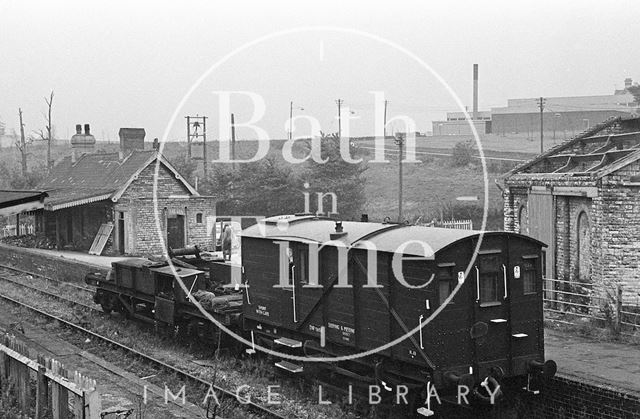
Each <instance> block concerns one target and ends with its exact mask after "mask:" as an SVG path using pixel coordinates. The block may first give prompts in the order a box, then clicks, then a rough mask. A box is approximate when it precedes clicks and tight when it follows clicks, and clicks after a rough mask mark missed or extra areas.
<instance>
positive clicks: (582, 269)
mask: <svg viewBox="0 0 640 419" xmlns="http://www.w3.org/2000/svg"><path fill="white" fill-rule="evenodd" d="M578 280H579V281H581V282H590V280H591V230H590V225H589V217H588V216H587V213H586V212H584V211H583V212H581V213H580V215H579V216H578Z"/></svg>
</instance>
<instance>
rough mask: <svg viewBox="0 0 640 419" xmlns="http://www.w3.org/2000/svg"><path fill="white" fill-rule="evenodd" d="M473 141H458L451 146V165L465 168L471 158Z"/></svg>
mask: <svg viewBox="0 0 640 419" xmlns="http://www.w3.org/2000/svg"><path fill="white" fill-rule="evenodd" d="M472 153H473V141H471V140H468V141H460V142H458V143H456V145H455V146H453V165H454V166H466V165H468V164H469V163H471V159H472V158H473V157H472V156H473V154H472Z"/></svg>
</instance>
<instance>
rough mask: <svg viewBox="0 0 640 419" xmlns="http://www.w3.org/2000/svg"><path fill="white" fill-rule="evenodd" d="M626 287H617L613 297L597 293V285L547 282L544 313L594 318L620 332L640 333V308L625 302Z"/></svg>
mask: <svg viewBox="0 0 640 419" xmlns="http://www.w3.org/2000/svg"><path fill="white" fill-rule="evenodd" d="M622 295H623V293H622V286H621V285H620V284H617V285H616V287H615V289H612V292H611V293H610V294H609V295H606V296H601V295H596V294H594V292H593V284H591V283H587V282H579V281H566V280H562V279H550V278H545V279H544V310H545V311H546V312H548V313H555V314H559V315H562V316H568V317H569V320H568V321H567V320H558V319H555V320H556V321H561V322H564V323H573V322H572V321H571V318H573V319H576V318H580V317H583V318H590V319H594V320H599V321H602V322H604V323H608V324H610V326H611V327H612V328H613V329H614V331H616V332H620V333H625V332H623V330H626V331H627V332H631V333H625V334H632V333H633V332H635V331H640V306H638V305H637V304H636V305H634V304H632V303H631V302H625V301H624V300H623V298H622Z"/></svg>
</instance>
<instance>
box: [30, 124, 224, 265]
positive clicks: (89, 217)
mask: <svg viewBox="0 0 640 419" xmlns="http://www.w3.org/2000/svg"><path fill="white" fill-rule="evenodd" d="M81 129H82V127H81V126H80V125H77V126H76V134H75V135H74V136H73V137H72V138H71V150H70V151H71V153H70V155H69V156H67V157H65V158H63V159H62V160H61V161H59V162H58V163H57V164H56V165H55V166H54V167H53V168H52V170H51V172H50V173H49V175H48V176H47V178H46V179H45V180H44V181H43V182H42V183H41V184H39V185H37V189H38V191H44V192H46V196H45V197H44V198H43V202H42V207H41V208H36V209H34V210H31V211H28V212H23V213H22V216H23V217H27V216H31V217H33V218H34V224H35V232H36V235H42V236H44V237H46V238H47V239H48V240H49V242H52V243H55V247H56V248H58V249H65V248H69V249H74V250H82V251H90V252H92V253H95V254H112V255H113V254H123V255H124V254H126V255H150V254H161V253H163V251H164V249H165V247H164V245H163V244H166V246H169V247H171V248H181V247H184V246H186V245H199V246H200V247H202V248H203V249H209V248H211V247H212V246H213V243H212V238H211V236H210V234H209V233H210V231H211V226H212V225H213V223H214V221H213V220H215V201H214V198H212V197H207V196H201V195H200V194H199V193H198V192H197V191H196V190H195V188H194V187H193V186H192V185H190V184H189V182H188V181H187V180H186V179H184V178H183V177H182V176H181V175H180V173H179V172H178V171H177V170H176V168H175V167H174V166H173V165H172V164H171V163H170V162H169V161H168V160H167V159H166V158H165V157H164V156H163V155H162V154H161V153H160V152H159V151H158V147H157V143H154V147H153V148H152V149H147V150H145V147H144V137H145V131H144V129H141V128H122V129H121V130H120V133H119V134H120V150H119V152H115V153H103V152H95V150H94V148H95V138H94V137H93V136H92V135H91V133H90V128H89V125H85V130H84V132H82V130H81ZM154 189H155V190H156V193H155V195H154ZM154 198H155V199H154Z"/></svg>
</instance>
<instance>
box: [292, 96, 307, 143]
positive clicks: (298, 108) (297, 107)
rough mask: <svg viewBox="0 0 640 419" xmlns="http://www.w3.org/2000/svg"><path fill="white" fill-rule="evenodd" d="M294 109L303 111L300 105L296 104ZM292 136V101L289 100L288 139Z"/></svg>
mask: <svg viewBox="0 0 640 419" xmlns="http://www.w3.org/2000/svg"><path fill="white" fill-rule="evenodd" d="M296 109H297V110H299V111H304V108H303V107H301V106H296ZM292 136H293V101H291V102H289V140H291V138H292Z"/></svg>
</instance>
